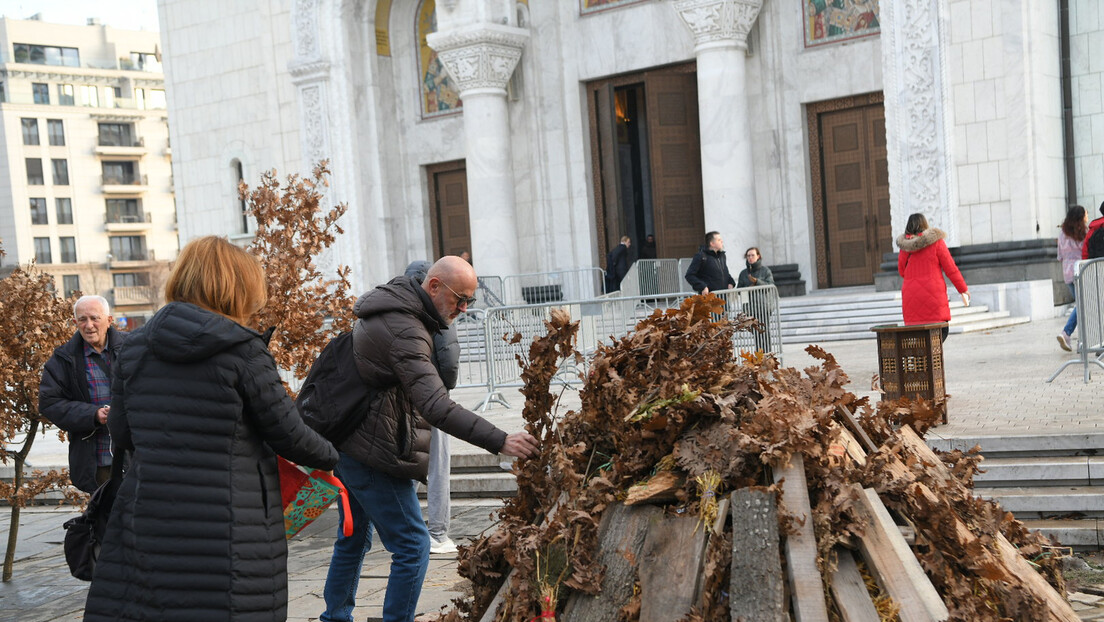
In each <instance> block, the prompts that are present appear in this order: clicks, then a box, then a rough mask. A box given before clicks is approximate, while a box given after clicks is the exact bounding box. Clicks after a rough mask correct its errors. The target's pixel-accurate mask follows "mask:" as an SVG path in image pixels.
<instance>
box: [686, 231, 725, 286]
mask: <svg viewBox="0 0 1104 622" xmlns="http://www.w3.org/2000/svg"><path fill="white" fill-rule="evenodd" d="M686 282H687V283H689V284H690V287H693V288H694V291H696V292H698V293H699V294H708V293H709V292H717V291H721V290H723V289H728V288H730V287H736V281H735V279H733V278H732V274H731V273H730V272H729V271H728V259H727V258H726V257H725V250H724V239H723V238H721V234H720V233H717V232H716V231H710V232H709V233H707V234H705V246H702V247H701V250H699V251H698V254H697V255H694V258H693V259H692V260H691V261H690V267H689V268H687V269H686Z"/></svg>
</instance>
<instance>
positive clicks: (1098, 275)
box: [1047, 259, 1104, 384]
mask: <svg viewBox="0 0 1104 622" xmlns="http://www.w3.org/2000/svg"><path fill="white" fill-rule="evenodd" d="M1073 278H1074V283H1075V284H1076V285H1075V287H1076V289H1077V357H1076V358H1073V359H1070V360H1068V361H1066V362H1065V363H1062V366H1061V367H1059V368H1058V370H1057V371H1055V372H1054V374H1053V375H1052V376H1051V377H1050V378H1048V379H1047V382H1053V381H1054V379H1055V378H1057V377H1058V375H1059V374H1061V373H1062V372H1063V371H1065V369H1066V368H1067V367H1069V366H1070V365H1081V366H1083V367H1084V370H1085V384H1088V383H1089V366H1090V365H1099V366H1100V367H1102V368H1104V362H1101V359H1102V358H1104V259H1090V260H1088V261H1079V262H1077V266H1076V267H1075V268H1074V277H1073Z"/></svg>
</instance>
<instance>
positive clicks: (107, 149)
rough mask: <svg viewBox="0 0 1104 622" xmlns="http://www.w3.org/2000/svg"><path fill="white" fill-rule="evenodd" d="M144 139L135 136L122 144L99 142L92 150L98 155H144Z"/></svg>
mask: <svg viewBox="0 0 1104 622" xmlns="http://www.w3.org/2000/svg"><path fill="white" fill-rule="evenodd" d="M147 151H148V150H147V149H146V141H145V139H144V138H135V139H133V140H130V141H125V142H124V144H104V143H103V142H100V143H99V144H98V145H96V146H95V148H93V150H92V152H93V153H95V154H96V155H99V156H139V157H141V156H144V155H146V152H147Z"/></svg>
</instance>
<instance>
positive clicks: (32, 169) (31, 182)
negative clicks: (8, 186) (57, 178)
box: [26, 158, 46, 186]
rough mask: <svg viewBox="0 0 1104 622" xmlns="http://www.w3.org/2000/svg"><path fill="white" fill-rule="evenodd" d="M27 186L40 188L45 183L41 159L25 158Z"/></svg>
mask: <svg viewBox="0 0 1104 622" xmlns="http://www.w3.org/2000/svg"><path fill="white" fill-rule="evenodd" d="M26 160H27V185H28V186H41V185H43V184H45V183H46V181H45V180H44V179H43V177H42V158H27V159H26Z"/></svg>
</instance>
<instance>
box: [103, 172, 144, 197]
mask: <svg viewBox="0 0 1104 622" xmlns="http://www.w3.org/2000/svg"><path fill="white" fill-rule="evenodd" d="M100 182H101V183H102V184H103V193H104V194H135V193H138V192H146V191H147V190H149V178H148V177H147V176H145V175H130V176H114V175H112V176H107V175H101V176H100Z"/></svg>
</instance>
